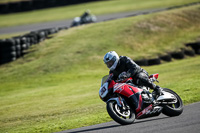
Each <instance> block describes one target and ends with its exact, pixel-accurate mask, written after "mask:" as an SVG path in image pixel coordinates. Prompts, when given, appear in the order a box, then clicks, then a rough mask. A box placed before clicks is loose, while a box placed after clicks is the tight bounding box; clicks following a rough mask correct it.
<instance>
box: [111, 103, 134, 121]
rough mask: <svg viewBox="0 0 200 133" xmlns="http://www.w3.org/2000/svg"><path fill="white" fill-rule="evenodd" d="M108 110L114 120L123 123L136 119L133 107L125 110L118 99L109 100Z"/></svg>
mask: <svg viewBox="0 0 200 133" xmlns="http://www.w3.org/2000/svg"><path fill="white" fill-rule="evenodd" d="M107 112H108V114H109V115H110V117H111V118H112V119H113V120H114V121H116V122H117V123H119V124H121V125H128V124H132V123H133V122H134V121H135V112H134V111H133V110H132V109H131V108H128V109H126V110H124V109H123V108H121V107H119V106H118V105H117V102H116V101H109V102H107Z"/></svg>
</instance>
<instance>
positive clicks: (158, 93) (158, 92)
mask: <svg viewBox="0 0 200 133" xmlns="http://www.w3.org/2000/svg"><path fill="white" fill-rule="evenodd" d="M153 90H154V91H153V93H154V94H155V95H156V96H157V97H159V96H161V95H162V94H163V93H162V88H161V87H160V86H158V85H155V87H154V88H153Z"/></svg>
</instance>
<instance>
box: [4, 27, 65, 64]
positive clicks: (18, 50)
mask: <svg viewBox="0 0 200 133" xmlns="http://www.w3.org/2000/svg"><path fill="white" fill-rule="evenodd" d="M63 29H68V27H60V28H49V29H42V30H38V31H32V32H30V33H27V34H25V35H22V36H16V37H13V38H10V39H2V40H0V65H1V64H5V63H8V62H11V61H14V60H16V59H17V58H20V57H23V56H24V55H25V54H27V53H28V51H27V50H28V49H29V48H30V46H32V45H35V44H38V43H40V42H42V41H44V40H45V39H47V38H49V35H51V34H54V33H57V32H58V31H60V30H63Z"/></svg>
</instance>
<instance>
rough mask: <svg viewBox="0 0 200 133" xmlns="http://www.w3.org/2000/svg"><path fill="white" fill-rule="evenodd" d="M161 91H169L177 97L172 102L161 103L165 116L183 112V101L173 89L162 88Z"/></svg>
mask: <svg viewBox="0 0 200 133" xmlns="http://www.w3.org/2000/svg"><path fill="white" fill-rule="evenodd" d="M163 91H165V92H168V93H171V94H172V95H174V96H175V97H176V98H177V102H176V103H174V104H168V105H163V111H162V113H163V114H165V115H167V116H178V115H180V114H181V113H182V112H183V102H182V100H181V98H180V97H179V95H178V94H176V93H175V92H174V91H172V90H170V89H167V88H163Z"/></svg>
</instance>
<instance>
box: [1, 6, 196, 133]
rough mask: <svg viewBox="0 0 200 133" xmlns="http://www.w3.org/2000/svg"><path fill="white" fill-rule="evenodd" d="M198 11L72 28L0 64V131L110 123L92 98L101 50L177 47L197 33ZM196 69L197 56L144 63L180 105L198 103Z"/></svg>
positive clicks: (146, 52)
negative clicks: (157, 62)
mask: <svg viewBox="0 0 200 133" xmlns="http://www.w3.org/2000/svg"><path fill="white" fill-rule="evenodd" d="M199 12H200V6H192V7H189V8H182V9H178V10H173V11H167V12H162V13H156V14H152V15H143V16H138V17H131V18H124V19H119V20H113V21H108V22H101V23H96V24H90V25H83V26H80V27H75V28H71V29H69V30H66V31H61V32H59V33H58V34H55V35H54V37H53V38H51V39H48V40H45V41H44V42H41V43H40V44H39V45H35V46H34V47H33V48H32V50H36V51H35V52H32V53H29V54H27V55H25V57H23V58H21V59H18V60H17V61H15V62H12V63H9V64H6V65H3V66H0V114H1V115H0V132H11V133H12V132H13V133H17V132H20V133H21V132H56V131H62V130H67V129H72V128H77V127H81V126H87V125H92V124H97V123H102V122H107V121H111V119H110V118H109V116H108V114H107V112H106V108H105V103H103V102H102V101H101V100H100V98H99V96H98V91H99V87H100V82H101V77H103V76H104V75H106V74H108V69H107V68H106V66H105V65H104V63H103V61H102V59H103V56H104V54H105V53H106V52H108V51H110V50H115V51H117V52H118V53H119V54H120V55H127V56H130V57H131V58H133V59H139V58H147V57H154V56H157V55H159V54H163V53H165V52H167V51H170V50H174V49H176V50H177V49H179V48H181V47H183V44H184V43H186V42H188V41H194V40H195V39H197V38H198V37H199V34H200V33H199V30H200V26H199V24H200V17H199V14H200V13H199ZM166 16H167V18H166ZM169 29H170V30H169ZM188 33H190V34H188ZM199 66H200V56H196V57H187V58H186V59H184V60H174V61H173V62H171V63H164V64H162V65H158V66H152V67H143V68H144V69H146V70H147V71H148V72H149V73H150V74H152V73H159V74H160V76H159V81H160V83H159V85H160V86H162V87H167V88H171V89H173V90H175V91H176V92H177V93H178V94H179V95H180V96H181V98H182V99H183V102H184V104H185V105H187V104H189V103H193V102H197V101H200V91H199V90H200V86H199V81H200V69H199Z"/></svg>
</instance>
